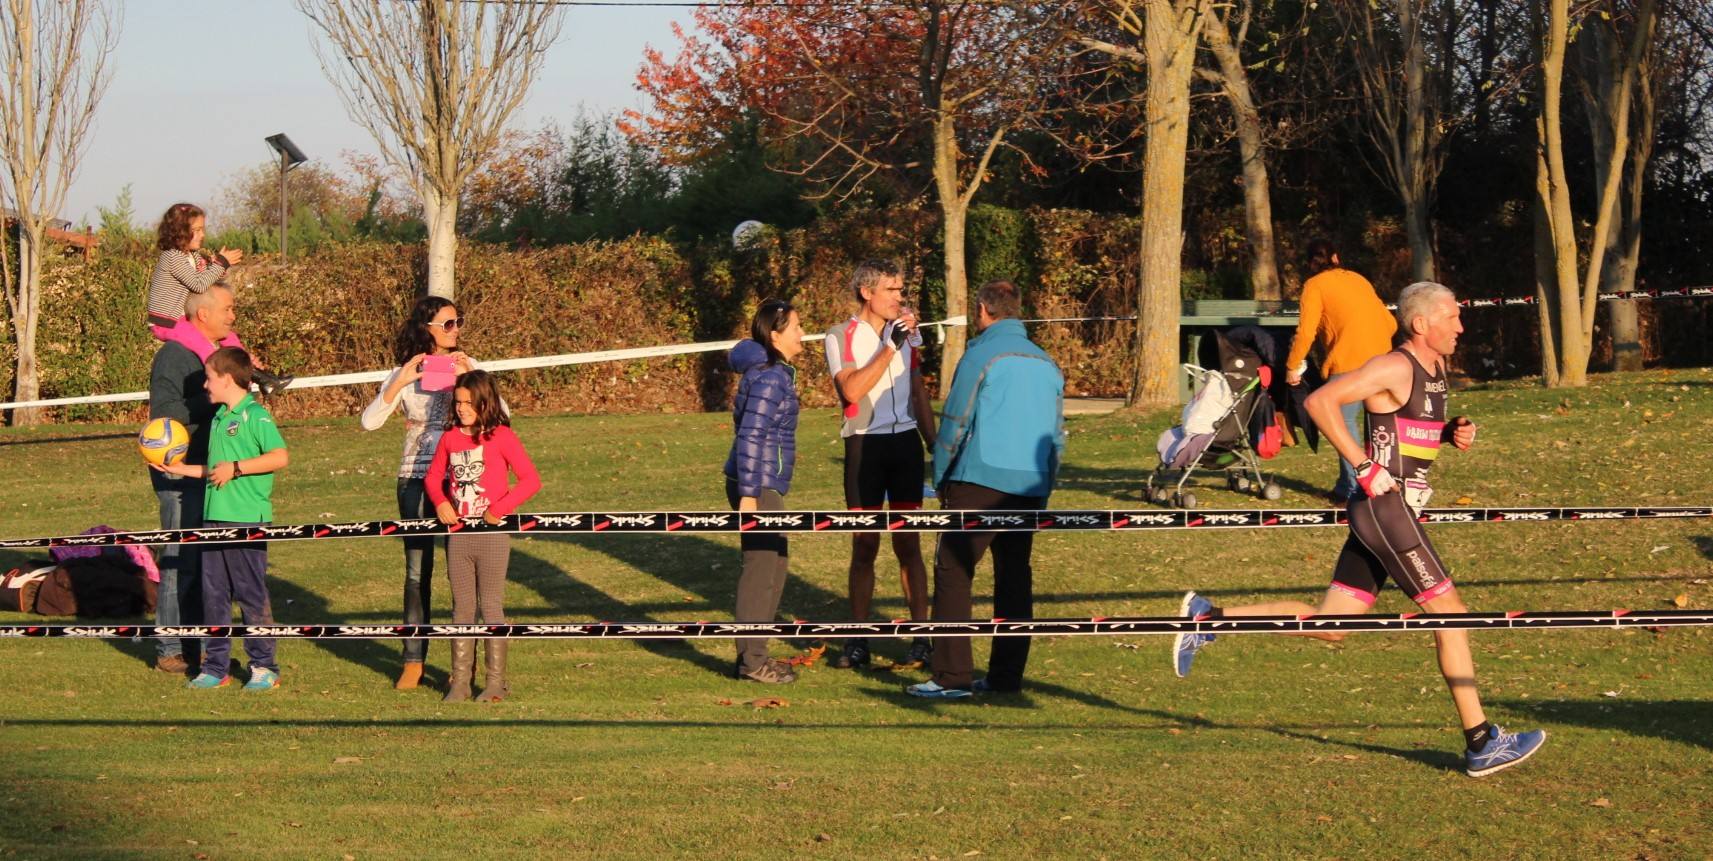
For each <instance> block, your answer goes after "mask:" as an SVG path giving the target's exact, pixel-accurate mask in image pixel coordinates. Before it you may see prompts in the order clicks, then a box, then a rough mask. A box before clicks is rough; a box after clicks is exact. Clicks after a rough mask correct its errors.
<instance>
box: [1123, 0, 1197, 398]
mask: <svg viewBox="0 0 1713 861" xmlns="http://www.w3.org/2000/svg"><path fill="white" fill-rule="evenodd" d="M1207 7H1208V0H1175V2H1174V0H1148V3H1147V7H1146V9H1147V12H1146V14H1147V21H1146V24H1145V26H1144V29H1143V42H1144V45H1145V46H1146V53H1147V57H1148V96H1147V102H1146V120H1145V122H1146V123H1147V135H1148V143H1147V149H1146V151H1145V152H1144V154H1143V157H1142V248H1141V250H1142V265H1141V273H1140V276H1141V280H1140V283H1139V284H1138V285H1137V292H1136V376H1135V379H1134V382H1133V384H1132V386H1131V389H1130V407H1131V408H1133V409H1151V408H1156V407H1161V406H1165V405H1168V404H1171V403H1174V402H1176V400H1177V397H1178V386H1177V369H1178V317H1179V316H1180V314H1181V312H1182V307H1183V306H1182V295H1183V286H1182V282H1183V241H1184V240H1183V223H1184V157H1185V153H1186V151H1187V150H1188V148H1189V131H1190V78H1191V77H1192V75H1193V74H1194V72H1195V49H1196V43H1197V41H1198V40H1199V39H1200V38H1201V34H1200V29H1201V26H1202V22H1203V21H1204V20H1205V18H1206V15H1207Z"/></svg>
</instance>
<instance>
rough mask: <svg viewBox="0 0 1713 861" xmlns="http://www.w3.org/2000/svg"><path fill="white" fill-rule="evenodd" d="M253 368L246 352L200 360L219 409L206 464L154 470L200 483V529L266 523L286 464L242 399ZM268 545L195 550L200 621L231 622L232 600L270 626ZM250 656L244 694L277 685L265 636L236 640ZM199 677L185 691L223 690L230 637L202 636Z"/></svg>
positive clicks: (255, 410) (274, 433) (255, 411)
mask: <svg viewBox="0 0 1713 861" xmlns="http://www.w3.org/2000/svg"><path fill="white" fill-rule="evenodd" d="M253 373H254V366H253V365H251V363H250V354H249V353H246V352H244V351H243V350H242V349H240V348H238V347H222V348H220V349H218V350H215V351H214V353H213V355H211V356H209V357H208V363H207V377H208V382H207V383H206V385H207V388H208V396H209V399H210V400H212V401H214V403H216V404H218V405H219V408H218V409H217V410H215V412H214V420H213V422H212V423H211V424H210V430H209V434H208V465H207V466H192V465H189V464H182V463H181V464H175V465H173V466H167V467H156V468H157V469H161V470H162V471H164V472H170V473H172V474H174V475H184V476H189V477H191V478H206V479H207V480H208V490H207V496H206V497H205V501H204V503H203V521H204V525H205V526H206V527H208V528H220V527H223V526H235V527H242V526H260V525H265V524H267V523H268V522H269V521H271V520H273V517H274V507H273V500H272V496H273V491H274V475H273V474H274V473H275V472H277V471H278V470H281V469H284V468H285V466H286V463H287V462H288V460H289V456H288V455H287V453H286V447H285V440H284V439H283V438H282V437H281V436H280V431H279V427H278V426H277V425H275V424H274V417H273V416H272V415H271V414H269V413H268V411H267V409H265V408H263V407H262V405H260V404H258V403H256V402H255V400H254V399H252V398H251V397H250V377H251V375H252V374H253ZM267 573H268V545H267V544H265V543H261V542H256V543H250V544H222V545H218V546H214V547H210V548H208V549H206V550H203V551H202V613H203V624H205V625H225V624H228V623H230V622H231V620H232V602H233V601H234V600H236V601H237V602H238V607H239V609H240V610H241V611H242V613H243V619H244V624H246V625H271V624H273V621H274V620H273V611H272V606H271V604H270V603H269V601H268V583H267ZM244 652H245V653H246V654H247V655H249V658H250V681H249V682H247V683H246V684H245V685H244V690H247V691H265V690H271V689H273V688H277V687H279V684H280V667H279V663H278V662H276V661H275V660H274V641H273V638H271V637H265V638H264V637H246V638H244ZM202 654H203V659H202V672H201V673H200V674H199V675H197V677H196V678H194V679H191V680H190V682H189V686H190V687H191V688H193V689H199V690H200V689H207V688H219V687H225V686H226V685H228V684H230V683H231V681H232V680H231V678H229V677H228V676H227V671H228V670H229V668H230V666H231V659H232V640H231V639H230V638H228V637H210V638H209V639H208V641H207V642H206V643H205V644H204V645H203V651H202Z"/></svg>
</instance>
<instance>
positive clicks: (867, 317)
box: [826, 260, 934, 669]
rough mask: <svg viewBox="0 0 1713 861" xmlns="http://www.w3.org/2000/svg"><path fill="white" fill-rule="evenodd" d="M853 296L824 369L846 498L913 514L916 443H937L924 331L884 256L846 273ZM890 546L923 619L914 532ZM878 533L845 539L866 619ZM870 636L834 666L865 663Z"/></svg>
mask: <svg viewBox="0 0 1713 861" xmlns="http://www.w3.org/2000/svg"><path fill="white" fill-rule="evenodd" d="M850 288H851V293H852V294H853V295H854V296H855V297H856V300H857V301H858V302H860V303H862V307H861V309H860V310H858V311H857V314H856V316H855V317H852V318H850V319H849V320H846V321H845V322H843V323H840V324H839V325H837V326H834V327H833V328H832V329H831V330H829V331H828V332H827V341H826V349H827V370H828V371H829V372H830V373H831V375H832V378H833V387H834V388H835V389H836V390H837V391H838V395H839V404H840V406H842V407H844V416H845V422H844V427H843V428H842V429H841V430H840V432H839V433H840V435H841V436H843V437H844V441H845V505H846V506H847V507H849V508H850V509H852V510H853V511H879V510H881V509H883V508H887V507H890V508H892V509H893V510H894V511H901V510H902V511H914V510H917V509H920V508H921V507H922V479H923V465H924V458H923V446H924V444H927V445H932V444H933V441H934V410H933V406H932V405H931V404H930V402H929V400H928V390H927V388H926V387H925V386H924V385H923V384H922V372H921V368H920V366H921V363H922V356H921V353H920V352H919V351H920V348H921V346H922V336H921V334H920V333H918V332H917V331H916V315H915V314H914V313H913V312H912V311H911V310H910V309H909V308H907V307H905V305H904V277H903V274H902V273H901V272H900V270H899V268H898V264H896V263H894V262H892V261H890V260H867V261H864V262H863V263H862V264H861V265H859V266H858V267H857V268H856V271H855V272H853V273H852V274H851V281H850ZM892 552H893V554H894V555H896V556H897V557H898V564H899V565H900V566H901V567H902V569H903V570H902V571H901V572H900V576H901V579H902V581H903V586H904V600H905V602H906V603H908V604H909V607H910V618H911V619H914V620H918V621H925V620H926V619H927V618H928V568H927V566H926V565H925V564H924V563H923V561H922V542H921V538H920V537H919V536H917V535H916V533H913V532H895V533H893V534H892ZM879 554H880V535H879V533H873V532H859V533H856V534H854V535H852V536H851V567H850V596H851V618H852V619H853V620H855V621H858V622H865V621H867V620H868V614H869V604H870V602H871V601H872V600H873V598H874V562H875V557H877V556H878V555H879ZM932 654H933V645H932V643H931V642H930V641H929V640H928V639H927V638H925V637H918V638H917V639H916V641H915V642H913V643H911V645H910V652H909V656H908V657H906V658H905V660H904V661H903V662H902V663H901V664H899V665H898V666H901V667H912V668H913V667H920V666H923V665H924V664H926V663H927V662H928V658H929V656H931V655H932ZM869 659H870V658H869V645H868V639H867V638H864V637H855V638H852V639H850V640H846V641H845V647H844V651H843V652H842V653H841V654H840V655H839V659H838V661H837V662H836V663H835V664H834V666H836V667H840V668H844V669H853V668H857V667H865V666H868V663H869Z"/></svg>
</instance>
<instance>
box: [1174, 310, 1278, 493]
mask: <svg viewBox="0 0 1713 861" xmlns="http://www.w3.org/2000/svg"><path fill="white" fill-rule="evenodd" d="M1210 347H1212V348H1213V350H1217V354H1211V355H1210V353H1213V350H1210V349H1209V348H1210ZM1272 353H1273V338H1272V336H1271V335H1268V334H1267V333H1266V331H1265V330H1262V329H1260V328H1258V327H1251V326H1245V327H1241V328H1239V329H1233V330H1232V331H1230V332H1219V333H1215V336H1214V339H1213V340H1212V341H1211V342H1210V341H1203V342H1202V355H1200V356H1198V357H1197V358H1198V359H1200V360H1201V361H1202V363H1203V365H1206V366H1212V367H1203V366H1202V365H1192V364H1188V363H1185V364H1184V371H1185V373H1188V374H1189V375H1191V377H1193V378H1194V379H1195V381H1196V384H1197V386H1198V387H1199V391H1197V392H1196V394H1195V396H1194V397H1192V398H1191V399H1190V402H1189V403H1188V404H1187V405H1185V407H1184V412H1183V415H1182V416H1181V417H1180V421H1179V424H1178V425H1177V426H1176V427H1173V428H1168V429H1167V430H1166V431H1165V432H1164V433H1162V434H1161V435H1160V439H1159V443H1158V445H1157V449H1158V451H1159V454H1160V465H1159V466H1157V467H1155V468H1154V472H1153V474H1152V475H1150V476H1149V477H1148V500H1149V501H1150V502H1154V503H1156V504H1164V503H1165V502H1167V501H1168V500H1169V501H1170V502H1171V503H1172V505H1173V506H1175V507H1178V508H1195V507H1196V502H1197V500H1196V495H1195V492H1194V491H1193V490H1185V489H1184V488H1185V486H1186V485H1188V484H1189V481H1190V477H1191V476H1193V475H1195V472H1196V470H1198V469H1200V470H1214V469H1219V470H1223V471H1224V473H1225V483H1226V486H1227V487H1229V488H1231V489H1232V490H1235V491H1237V492H1239V493H1250V492H1253V493H1255V494H1256V495H1257V496H1260V497H1261V498H1262V499H1268V500H1273V499H1278V498H1279V497H1280V496H1281V495H1282V492H1281V490H1280V488H1279V486H1278V485H1277V484H1274V483H1273V482H1272V481H1271V480H1270V479H1268V478H1267V476H1266V475H1265V474H1263V473H1262V472H1261V455H1260V454H1257V452H1256V446H1255V439H1256V437H1257V435H1261V434H1263V433H1265V434H1267V435H1270V436H1272V437H1274V439H1273V440H1271V442H1273V443H1276V441H1277V440H1276V436H1277V431H1276V430H1271V431H1267V430H1265V429H1268V428H1272V427H1273V399H1272V397H1271V396H1269V395H1268V394H1267V388H1268V386H1269V385H1271V384H1272V376H1273V369H1272V368H1271V367H1270V365H1271V363H1272V359H1271V354H1272ZM1216 363H1217V365H1216ZM1275 451H1276V448H1274V449H1273V450H1272V451H1268V452H1267V456H1269V457H1271V456H1272V454H1273V453H1274V452H1275ZM1174 472H1176V473H1177V481H1176V482H1173V481H1172V479H1171V474H1172V473H1174Z"/></svg>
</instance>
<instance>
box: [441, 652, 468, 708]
mask: <svg viewBox="0 0 1713 861" xmlns="http://www.w3.org/2000/svg"><path fill="white" fill-rule="evenodd" d="M475 674H476V641H475V640H470V639H457V640H453V641H452V682H451V684H449V685H447V686H446V696H444V697H442V698H441V701H442V702H448V703H461V702H465V701H466V700H468V699H470V678H471V677H472V676H474V675H475Z"/></svg>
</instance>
